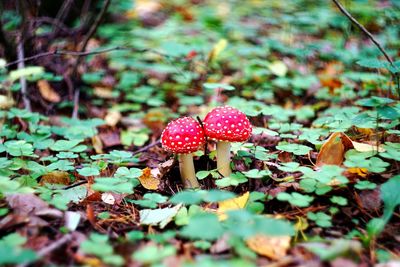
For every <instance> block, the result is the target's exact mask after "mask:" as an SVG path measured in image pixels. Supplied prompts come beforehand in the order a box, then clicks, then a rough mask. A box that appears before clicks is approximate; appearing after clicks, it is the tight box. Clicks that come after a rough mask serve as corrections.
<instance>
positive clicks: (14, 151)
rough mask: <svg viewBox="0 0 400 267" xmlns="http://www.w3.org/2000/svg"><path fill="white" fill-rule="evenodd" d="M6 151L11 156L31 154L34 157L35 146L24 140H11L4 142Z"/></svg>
mask: <svg viewBox="0 0 400 267" xmlns="http://www.w3.org/2000/svg"><path fill="white" fill-rule="evenodd" d="M4 146H5V148H6V152H7V153H9V154H10V155H11V156H14V157H20V156H30V157H33V156H35V155H33V146H32V145H31V144H29V143H27V142H26V141H24V140H10V141H7V142H5V143H4Z"/></svg>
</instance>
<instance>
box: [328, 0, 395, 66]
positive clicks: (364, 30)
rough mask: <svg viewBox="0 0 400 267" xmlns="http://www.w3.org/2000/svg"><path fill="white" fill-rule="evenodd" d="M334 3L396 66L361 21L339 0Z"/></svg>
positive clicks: (334, 0) (391, 62) (391, 63)
mask: <svg viewBox="0 0 400 267" xmlns="http://www.w3.org/2000/svg"><path fill="white" fill-rule="evenodd" d="M332 1H333V3H335V5H336V6H337V7H338V8H339V10H340V11H341V12H342V13H343V14H344V15H345V16H346V17H347V18H349V19H350V20H351V22H353V23H354V24H355V25H356V26H357V27H358V28H359V29H360V30H361V31H362V32H363V33H365V34H366V35H367V36H368V38H369V39H370V40H371V41H372V42H373V43H374V44H375V45H376V46H377V47H378V49H379V50H380V51H381V52H382V54H383V55H384V56H385V58H386V60H387V61H388V62H389V63H390V65H391V66H392V67H394V64H393V60H392V59H391V58H390V56H389V55H388V54H387V53H386V51H385V49H384V48H383V47H382V46H381V45H380V43H379V42H378V41H377V40H376V39H375V37H374V36H373V35H372V34H371V33H370V32H369V31H368V30H367V29H366V28H365V27H364V26H363V25H362V24H361V23H359V22H358V21H357V20H356V19H355V18H354V17H353V16H352V15H351V14H350V13H349V12H348V11H347V10H346V9H345V8H344V7H343V6H342V4H341V3H340V2H339V1H337V0H332Z"/></svg>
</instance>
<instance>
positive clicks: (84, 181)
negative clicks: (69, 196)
mask: <svg viewBox="0 0 400 267" xmlns="http://www.w3.org/2000/svg"><path fill="white" fill-rule="evenodd" d="M87 182H88V181H87V180H82V181H79V182H76V183H74V184H71V185H67V186H65V187H63V188H62V189H63V190H68V189H71V188H74V187H77V186H80V185H83V184H87Z"/></svg>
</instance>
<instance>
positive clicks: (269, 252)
mask: <svg viewBox="0 0 400 267" xmlns="http://www.w3.org/2000/svg"><path fill="white" fill-rule="evenodd" d="M246 244H247V246H248V247H249V248H250V249H251V250H253V251H254V252H256V253H257V254H259V255H262V256H266V257H268V258H271V259H273V260H277V259H280V258H282V257H284V256H286V253H287V250H288V249H289V247H290V236H273V237H272V236H267V235H263V234H259V235H255V236H252V237H250V238H248V239H247V240H246Z"/></svg>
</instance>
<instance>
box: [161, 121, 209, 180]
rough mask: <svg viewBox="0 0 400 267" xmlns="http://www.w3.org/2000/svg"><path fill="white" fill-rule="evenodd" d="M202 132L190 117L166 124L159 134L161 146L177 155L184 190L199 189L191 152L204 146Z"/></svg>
mask: <svg viewBox="0 0 400 267" xmlns="http://www.w3.org/2000/svg"><path fill="white" fill-rule="evenodd" d="M204 143H205V138H204V132H203V129H202V127H201V126H200V124H199V123H198V122H197V121H196V120H195V119H193V118H191V117H183V118H179V119H176V120H173V121H171V122H170V123H168V125H167V127H165V129H164V131H163V132H162V134H161V144H162V146H163V148H164V149H165V150H167V151H169V152H172V153H175V154H178V159H179V170H180V173H181V179H182V183H183V186H184V187H185V188H194V187H200V185H199V182H198V181H197V178H196V173H195V170H194V164H193V154H192V153H193V152H196V151H197V150H199V149H200V148H201V147H202V146H204Z"/></svg>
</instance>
